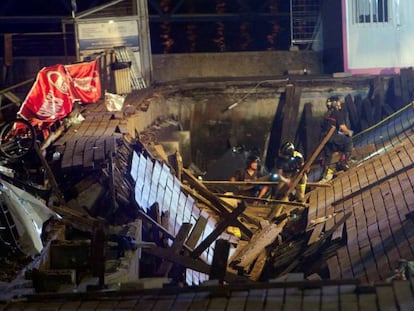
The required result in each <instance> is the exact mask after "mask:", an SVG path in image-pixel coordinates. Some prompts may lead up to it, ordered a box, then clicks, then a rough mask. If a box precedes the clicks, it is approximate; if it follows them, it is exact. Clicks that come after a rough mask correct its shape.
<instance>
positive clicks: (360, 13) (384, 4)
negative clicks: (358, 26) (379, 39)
mask: <svg viewBox="0 0 414 311" xmlns="http://www.w3.org/2000/svg"><path fill="white" fill-rule="evenodd" d="M388 1H389V0H354V12H355V22H356V23H387V22H388Z"/></svg>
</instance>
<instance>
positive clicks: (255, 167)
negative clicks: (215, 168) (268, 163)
mask: <svg viewBox="0 0 414 311" xmlns="http://www.w3.org/2000/svg"><path fill="white" fill-rule="evenodd" d="M261 177H263V174H262V172H261V170H260V159H259V157H257V156H255V155H250V156H248V157H247V159H246V166H245V168H243V169H239V170H237V171H236V172H235V173H234V175H233V176H232V177H231V178H230V181H258V180H259V179H260V178H261ZM240 188H241V193H240V194H241V195H244V196H249V197H257V198H259V199H261V198H263V197H264V196H265V195H266V194H267V192H268V190H269V187H268V186H265V185H246V186H243V187H240Z"/></svg>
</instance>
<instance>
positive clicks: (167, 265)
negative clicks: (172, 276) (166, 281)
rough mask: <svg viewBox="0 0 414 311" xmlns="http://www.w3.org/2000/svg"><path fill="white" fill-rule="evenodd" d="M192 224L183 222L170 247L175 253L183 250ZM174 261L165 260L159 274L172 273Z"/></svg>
mask: <svg viewBox="0 0 414 311" xmlns="http://www.w3.org/2000/svg"><path fill="white" fill-rule="evenodd" d="M191 227H192V225H191V224H190V223H187V222H186V223H183V224H182V225H181V227H180V230H179V231H178V233H177V235H176V236H175V240H174V242H173V244H172V245H171V247H169V248H168V250H169V251H170V252H171V253H173V254H178V253H180V252H181V250H182V248H183V245H184V241H185V239H186V238H187V236H188V233H189V232H190V229H191ZM172 265H173V264H172V262H171V261H164V262H163V263H162V264H161V266H160V267H159V268H158V271H157V274H158V275H163V276H168V273H170V270H171V268H172Z"/></svg>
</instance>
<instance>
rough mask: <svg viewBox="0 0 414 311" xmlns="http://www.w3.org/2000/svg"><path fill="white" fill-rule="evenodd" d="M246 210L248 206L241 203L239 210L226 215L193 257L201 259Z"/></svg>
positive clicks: (193, 253) (194, 252)
mask: <svg viewBox="0 0 414 311" xmlns="http://www.w3.org/2000/svg"><path fill="white" fill-rule="evenodd" d="M245 209H246V205H245V204H244V203H243V202H242V203H239V204H238V206H237V208H236V209H235V210H234V211H233V212H232V213H230V214H228V215H226V217H225V218H224V219H223V220H222V221H221V222H219V223H218V224H217V226H216V228H215V229H214V230H213V231H212V232H211V233H210V234H209V235H208V236H207V237H206V238H205V239H204V240H203V241H202V242H201V243H200V244H199V245H198V246H197V247H196V248H195V249H194V251H193V252H192V254H191V256H192V257H193V258H197V257H199V256H200V255H201V254H202V253H203V252H204V251H205V250H206V249H207V248H208V247H209V246H210V245H211V243H213V242H214V241H215V240H216V239H217V237H219V236H220V234H221V233H222V232H223V231H224V230H225V229H226V228H227V227H228V226H230V225H232V224H234V221H235V220H236V219H237V217H238V216H239V215H240V214H242V213H243V211H244V210H245Z"/></svg>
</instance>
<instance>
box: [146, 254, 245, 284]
mask: <svg viewBox="0 0 414 311" xmlns="http://www.w3.org/2000/svg"><path fill="white" fill-rule="evenodd" d="M143 251H144V252H146V253H148V254H151V255H154V256H157V257H159V258H163V259H167V260H170V261H172V262H174V263H176V264H179V265H181V266H183V267H186V268H189V269H191V270H194V271H198V272H201V273H204V274H210V270H211V266H210V265H209V264H207V263H205V262H204V261H202V260H200V259H199V258H192V257H190V256H184V255H180V254H174V253H171V252H170V251H169V250H168V249H166V248H163V247H152V248H144V249H143ZM224 280H225V281H227V282H231V283H236V282H237V283H238V282H246V281H248V279H247V278H245V277H243V276H239V275H235V274H234V273H230V272H226V274H225V276H224Z"/></svg>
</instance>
